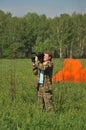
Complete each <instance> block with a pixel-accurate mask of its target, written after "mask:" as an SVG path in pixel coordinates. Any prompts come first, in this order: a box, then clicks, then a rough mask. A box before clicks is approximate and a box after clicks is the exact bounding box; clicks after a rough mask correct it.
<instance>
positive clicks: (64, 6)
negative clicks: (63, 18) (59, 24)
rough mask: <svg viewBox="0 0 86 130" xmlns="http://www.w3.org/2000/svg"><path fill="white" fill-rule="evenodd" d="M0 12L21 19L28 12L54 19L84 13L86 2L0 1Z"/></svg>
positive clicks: (60, 0) (51, 0)
mask: <svg viewBox="0 0 86 130" xmlns="http://www.w3.org/2000/svg"><path fill="white" fill-rule="evenodd" d="M0 10H2V11H4V12H10V13H11V14H12V16H19V17H23V16H24V15H26V14H27V13H28V12H31V13H34V12H35V13H37V14H38V15H40V14H45V15H46V16H47V17H55V16H59V15H60V14H63V13H67V14H72V13H74V12H76V13H82V14H83V13H86V0H0Z"/></svg>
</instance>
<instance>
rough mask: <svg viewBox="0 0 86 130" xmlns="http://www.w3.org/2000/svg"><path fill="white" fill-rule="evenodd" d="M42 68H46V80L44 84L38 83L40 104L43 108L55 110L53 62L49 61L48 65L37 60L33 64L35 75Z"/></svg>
mask: <svg viewBox="0 0 86 130" xmlns="http://www.w3.org/2000/svg"><path fill="white" fill-rule="evenodd" d="M40 70H44V80H43V84H40V83H38V87H37V88H38V89H37V90H38V104H39V107H40V108H41V109H42V110H43V109H44V108H45V109H46V110H47V111H53V104H52V71H53V63H52V62H51V61H48V62H47V64H46V65H43V63H39V62H36V63H35V64H34V65H33V72H34V74H35V75H37V74H38V75H39V73H40Z"/></svg>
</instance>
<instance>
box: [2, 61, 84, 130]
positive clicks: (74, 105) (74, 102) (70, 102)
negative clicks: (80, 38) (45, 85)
mask: <svg viewBox="0 0 86 130" xmlns="http://www.w3.org/2000/svg"><path fill="white" fill-rule="evenodd" d="M63 61H64V59H54V60H53V63H54V71H53V75H54V74H55V73H56V72H57V71H59V70H60V69H62V67H63ZM81 61H82V64H83V66H86V59H81ZM37 79H38V77H37V76H35V75H33V72H32V62H31V60H30V59H14V60H13V59H0V130H86V82H85V83H84V82H83V83H72V82H71V83H70V82H67V83H66V82H56V83H53V85H52V86H53V104H54V109H55V112H53V113H52V112H46V111H43V112H42V111H40V110H39V108H38V104H37V90H36V84H37Z"/></svg>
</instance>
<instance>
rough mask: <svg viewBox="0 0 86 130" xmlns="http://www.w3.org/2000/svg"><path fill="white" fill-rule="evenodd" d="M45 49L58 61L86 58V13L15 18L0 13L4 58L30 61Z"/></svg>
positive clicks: (31, 14) (1, 50)
mask: <svg viewBox="0 0 86 130" xmlns="http://www.w3.org/2000/svg"><path fill="white" fill-rule="evenodd" d="M45 50H49V51H51V52H52V54H53V56H54V57H55V58H57V57H58V58H65V57H66V58H67V57H70V58H86V14H76V12H74V13H73V14H72V15H69V14H61V15H60V16H56V17H54V18H50V17H47V16H46V15H45V14H42V15H38V14H37V13H30V12H28V13H27V14H26V15H25V16H23V17H17V16H16V17H13V16H12V14H11V13H10V12H8V13H5V12H4V11H2V10H0V58H30V55H31V53H32V52H33V51H34V52H39V51H40V52H43V51H45Z"/></svg>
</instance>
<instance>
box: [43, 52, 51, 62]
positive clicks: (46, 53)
mask: <svg viewBox="0 0 86 130" xmlns="http://www.w3.org/2000/svg"><path fill="white" fill-rule="evenodd" d="M51 60H52V54H51V52H49V51H45V52H44V62H45V61H51Z"/></svg>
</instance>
